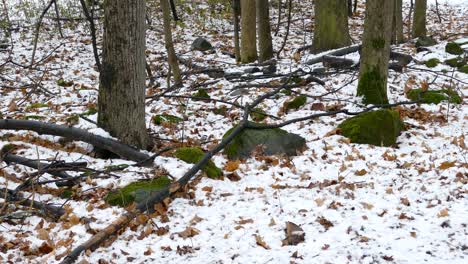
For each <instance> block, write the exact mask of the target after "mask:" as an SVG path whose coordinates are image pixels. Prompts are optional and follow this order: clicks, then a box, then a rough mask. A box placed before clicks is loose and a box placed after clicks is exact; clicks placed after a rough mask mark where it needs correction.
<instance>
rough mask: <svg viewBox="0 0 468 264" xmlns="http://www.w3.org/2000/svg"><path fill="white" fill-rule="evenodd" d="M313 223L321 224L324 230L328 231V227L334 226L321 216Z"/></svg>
mask: <svg viewBox="0 0 468 264" xmlns="http://www.w3.org/2000/svg"><path fill="white" fill-rule="evenodd" d="M315 222H317V223H319V224H321V225H322V226H323V227H324V228H325V230H328V229H330V227H333V226H334V225H333V223H332V222H330V220H328V219H326V218H325V217H323V216H320V217H317V219H316V220H315Z"/></svg>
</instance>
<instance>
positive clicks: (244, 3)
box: [241, 0, 258, 63]
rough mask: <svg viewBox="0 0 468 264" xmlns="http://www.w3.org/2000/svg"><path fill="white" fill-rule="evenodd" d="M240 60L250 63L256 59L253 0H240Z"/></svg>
mask: <svg viewBox="0 0 468 264" xmlns="http://www.w3.org/2000/svg"><path fill="white" fill-rule="evenodd" d="M241 23H242V27H241V60H242V63H250V62H254V61H255V60H257V58H258V56H257V38H256V30H255V25H256V11H255V1H253V0H241Z"/></svg>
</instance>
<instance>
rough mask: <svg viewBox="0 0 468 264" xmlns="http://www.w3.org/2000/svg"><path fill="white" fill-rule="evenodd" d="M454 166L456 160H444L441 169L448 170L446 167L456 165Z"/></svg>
mask: <svg viewBox="0 0 468 264" xmlns="http://www.w3.org/2000/svg"><path fill="white" fill-rule="evenodd" d="M454 166H455V161H452V162H449V161H444V162H442V164H440V165H439V169H441V170H446V169H448V168H451V167H454Z"/></svg>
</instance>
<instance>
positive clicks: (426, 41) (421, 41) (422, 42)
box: [416, 37, 437, 47]
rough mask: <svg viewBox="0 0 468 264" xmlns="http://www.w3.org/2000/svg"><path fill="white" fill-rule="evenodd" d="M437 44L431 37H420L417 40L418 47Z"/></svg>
mask: <svg viewBox="0 0 468 264" xmlns="http://www.w3.org/2000/svg"><path fill="white" fill-rule="evenodd" d="M435 44H437V41H435V40H434V39H433V38H431V37H419V38H418V40H416V47H429V46H434V45H435Z"/></svg>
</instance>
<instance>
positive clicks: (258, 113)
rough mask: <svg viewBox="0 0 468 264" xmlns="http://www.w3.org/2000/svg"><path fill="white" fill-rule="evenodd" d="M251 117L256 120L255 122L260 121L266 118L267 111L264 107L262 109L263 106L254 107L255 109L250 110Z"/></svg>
mask: <svg viewBox="0 0 468 264" xmlns="http://www.w3.org/2000/svg"><path fill="white" fill-rule="evenodd" d="M250 117H251V118H252V120H254V121H255V122H260V121H263V120H265V118H266V117H267V116H266V112H265V111H263V109H261V108H254V109H253V111H252V112H250Z"/></svg>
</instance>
